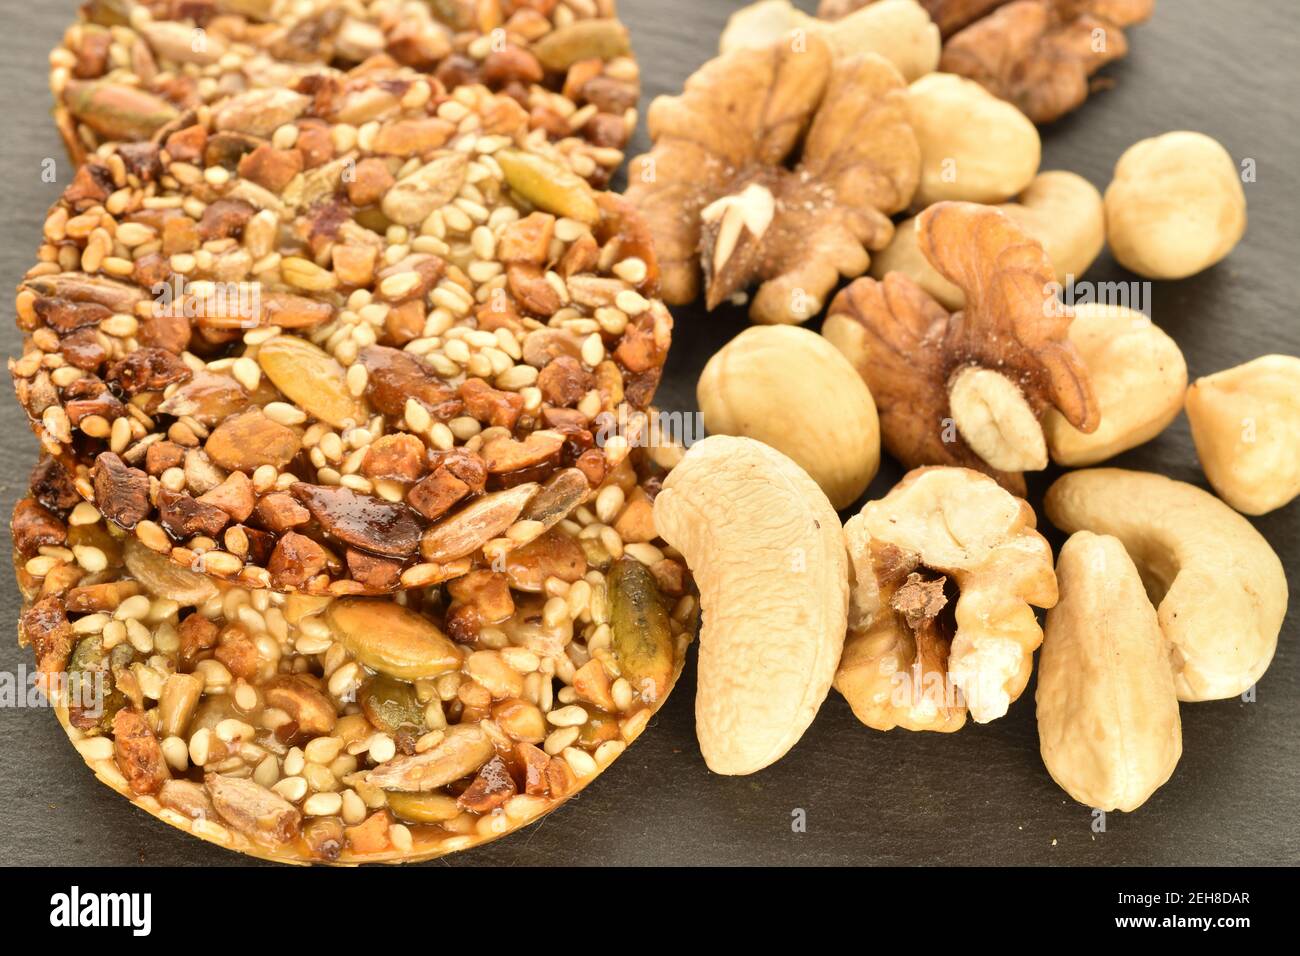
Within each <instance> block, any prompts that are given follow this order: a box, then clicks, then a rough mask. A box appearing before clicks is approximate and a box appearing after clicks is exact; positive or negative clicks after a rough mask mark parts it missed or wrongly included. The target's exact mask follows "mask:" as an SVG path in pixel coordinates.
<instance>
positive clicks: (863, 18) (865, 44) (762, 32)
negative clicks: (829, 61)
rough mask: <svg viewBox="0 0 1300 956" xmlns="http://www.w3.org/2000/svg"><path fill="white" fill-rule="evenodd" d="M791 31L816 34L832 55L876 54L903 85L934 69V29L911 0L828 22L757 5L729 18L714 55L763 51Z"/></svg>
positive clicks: (783, 6) (893, 0)
mask: <svg viewBox="0 0 1300 956" xmlns="http://www.w3.org/2000/svg"><path fill="white" fill-rule="evenodd" d="M794 29H800V30H804V31H806V32H809V33H815V34H817V35H818V36H820V37H821V38H822V39H824V40H826V41H827V42H828V43H829V44H830V45H831V49H832V50H834V51H835V55H836V56H852V55H853V54H855V53H876V54H879V55H880V56H883V57H884V58H885V59H887V60H889V61H890V62H891V63H893V64H894V66H895V67H897V68H898V72H899V73H902V74H903V78H904V79H906V80H907V81H909V82H911V81H912V80H914V79H916V78H917V77H919V76H924V75H925V74H926V73H931V72H933V71H934V69H935V67H937V66H938V65H939V45H940V44H939V28H938V27H936V26H935V25H934V23H933V22H932V21H931V20H930V15H929V14H928V13H926V12H925V9H924V8H923V7H922V6H921V5H920V4H919V3H917V2H916V0H879V2H876V3H872V4H871V5H870V6H865V7H862V8H861V9H859V10H855V11H854V12H853V13H851V14H849V15H848V16H846V17H843V18H842V19H839V20H835V21H833V22H832V21H828V20H821V19H818V18H817V17H811V16H809V15H808V14H806V13H804V12H803V11H802V10H798V9H796V8H795V7H794V6H793V5H792V4H791V3H790V0H760V2H758V3H751V4H750V5H749V6H747V7H741V8H740V9H739V10H737V11H736V12H735V13H733V14H732V15H731V17H730V19H728V20H727V26H726V28H725V29H724V30H723V31H722V37H721V39H719V41H718V52H719V53H727V52H730V51H731V50H739V49H754V48H756V49H761V48H764V47H769V46H771V45H772V44H773V43H775V42H776V41H777V40H779V39H781V38H782V37H784V36H785V35H786V34H788V33H789V32H790V31H791V30H794Z"/></svg>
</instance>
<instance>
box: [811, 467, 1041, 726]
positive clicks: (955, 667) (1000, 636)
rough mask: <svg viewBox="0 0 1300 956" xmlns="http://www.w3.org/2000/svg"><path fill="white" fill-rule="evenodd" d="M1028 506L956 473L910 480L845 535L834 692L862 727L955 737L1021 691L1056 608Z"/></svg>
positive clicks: (924, 472)
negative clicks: (1045, 612) (843, 608)
mask: <svg viewBox="0 0 1300 956" xmlns="http://www.w3.org/2000/svg"><path fill="white" fill-rule="evenodd" d="M1034 525H1035V519H1034V511H1033V509H1032V508H1030V507H1029V505H1028V504H1027V503H1026V502H1024V501H1022V500H1021V499H1019V498H1016V497H1015V496H1013V495H1011V494H1008V493H1007V492H1006V491H1005V490H1004V489H1002V488H999V487H998V486H997V484H996V483H995V482H993V481H992V480H991V479H989V478H988V477H986V476H984V475H981V474H978V473H976V472H973V471H970V470H969V469H966V468H918V469H916V470H915V471H912V472H910V473H909V474H908V475H907V476H906V477H904V478H903V480H902V481H901V482H899V483H898V485H896V486H895V487H894V489H893V490H892V491H890V492H889V494H887V495H886V496H885V497H884V498H881V499H879V500H878V501H871V502H868V503H867V504H866V505H865V506H864V507H863V509H862V511H861V512H860V513H859V514H858V515H856V516H855V517H853V518H851V519H849V522H848V523H847V524H846V525H845V526H844V533H845V537H846V539H847V542H848V548H849V557H850V559H851V560H852V562H853V571H852V578H851V589H850V591H851V606H850V616H849V633H848V637H847V638H846V639H845V642H844V653H843V656H842V657H841V659H840V665H839V670H838V671H837V672H836V675H835V688H836V690H838V691H839V692H840V693H841V694H843V695H844V696H845V698H846V699H847V700H848V702H849V704H850V706H852V708H853V713H854V714H855V715H856V716H857V718H858V719H859V720H861V721H862V722H863V723H864V724H866V725H867V726H868V727H873V728H875V729H877V730H890V729H892V728H894V727H902V728H904V729H906V730H936V731H941V732H948V731H954V730H958V729H960V728H961V727H962V725H963V724H965V722H966V715H967V713H968V712H969V713H970V715H971V716H972V717H973V718H974V719H975V720H976V721H977V722H978V723H985V722H987V721H990V720H994V719H996V718H998V717H1001V716H1002V715H1003V714H1005V713H1006V711H1007V708H1008V706H1010V704H1011V702H1012V701H1013V700H1015V699H1016V698H1017V697H1019V696H1020V694H1021V693H1022V692H1023V691H1024V689H1025V684H1026V683H1028V681H1029V674H1030V671H1031V670H1032V669H1033V659H1034V650H1035V649H1036V648H1037V647H1038V645H1039V644H1040V643H1042V639H1043V632H1042V630H1041V629H1040V628H1039V626H1038V620H1037V618H1036V617H1035V616H1034V611H1033V607H1031V605H1034V606H1037V607H1043V608H1047V607H1051V606H1052V605H1054V604H1055V603H1056V599H1057V589H1056V575H1055V573H1054V571H1053V569H1052V549H1051V547H1050V546H1049V545H1048V543H1047V540H1046V539H1045V538H1044V537H1043V536H1042V535H1041V534H1039V533H1038V532H1037V530H1035V527H1034Z"/></svg>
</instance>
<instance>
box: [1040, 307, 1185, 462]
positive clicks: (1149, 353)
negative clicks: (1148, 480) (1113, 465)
mask: <svg viewBox="0 0 1300 956" xmlns="http://www.w3.org/2000/svg"><path fill="white" fill-rule="evenodd" d="M1070 341H1071V342H1072V343H1074V347H1075V348H1077V349H1078V350H1079V354H1080V355H1081V356H1082V357H1083V364H1084V365H1086V366H1087V368H1088V378H1089V379H1090V380H1091V381H1092V390H1093V392H1094V393H1095V394H1096V396H1097V404H1098V406H1099V407H1100V410H1101V424H1099V425H1098V426H1097V430H1096V431H1095V432H1092V433H1091V434H1087V433H1085V432H1081V431H1079V429H1077V428H1075V427H1074V426H1073V425H1071V424H1070V423H1069V422H1067V421H1066V420H1065V416H1064V415H1062V414H1061V413H1060V412H1058V411H1057V410H1056V409H1054V408H1049V409H1048V410H1047V414H1046V415H1045V416H1044V417H1043V432H1044V433H1045V434H1046V435H1047V444H1048V447H1049V448H1051V450H1052V460H1053V461H1055V462H1056V463H1057V464H1060V465H1069V466H1071V467H1079V466H1081V465H1094V464H1096V463H1097V462H1099V461H1105V460H1106V459H1107V458H1111V457H1113V456H1115V455H1118V454H1119V453H1120V452H1122V451H1127V450H1128V449H1130V448H1136V447H1137V446H1138V445H1141V444H1142V443H1143V442H1147V441H1150V440H1151V439H1152V438H1155V437H1156V436H1157V435H1159V434H1160V433H1161V432H1162V431H1164V430H1165V429H1166V428H1168V427H1169V425H1170V423H1171V422H1173V420H1174V419H1175V418H1177V417H1178V412H1179V410H1180V409H1181V407H1182V400H1183V389H1185V388H1186V387H1187V363H1186V362H1185V361H1184V360H1183V353H1182V352H1181V351H1179V349H1178V343H1176V342H1175V341H1174V340H1173V339H1172V338H1170V337H1169V336H1168V335H1166V334H1165V333H1164V331H1163V330H1161V329H1160V328H1159V327H1158V326H1156V325H1155V324H1153V323H1152V321H1151V320H1150V319H1148V318H1147V317H1146V316H1145V315H1143V314H1142V313H1141V312H1137V311H1135V310H1133V309H1126V308H1124V307H1123V306H1108V305H1101V304H1099V303H1088V304H1085V305H1079V306H1075V309H1074V321H1073V322H1071V323H1070Z"/></svg>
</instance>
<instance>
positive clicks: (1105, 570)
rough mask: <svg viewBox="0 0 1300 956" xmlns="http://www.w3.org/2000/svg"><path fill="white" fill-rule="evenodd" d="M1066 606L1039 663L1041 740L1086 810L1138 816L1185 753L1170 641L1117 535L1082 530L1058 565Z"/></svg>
mask: <svg viewBox="0 0 1300 956" xmlns="http://www.w3.org/2000/svg"><path fill="white" fill-rule="evenodd" d="M1056 580H1057V583H1058V584H1059V585H1060V588H1061V600H1060V603H1058V604H1057V605H1056V607H1054V608H1052V609H1051V610H1050V611H1048V612H1047V628H1046V633H1045V634H1044V636H1043V649H1042V652H1041V653H1040V654H1039V656H1038V692H1037V695H1036V697H1035V700H1036V701H1037V705H1038V743H1039V749H1040V750H1041V751H1042V755H1043V763H1045V764H1046V765H1047V770H1048V772H1049V773H1050V774H1051V775H1052V779H1053V780H1055V781H1056V782H1057V783H1058V784H1060V785H1061V789H1063V790H1064V791H1065V792H1066V793H1068V794H1069V795H1070V796H1072V797H1073V798H1074V799H1076V800H1078V801H1079V802H1080V803H1083V804H1086V805H1087V806H1090V807H1097V808H1098V809H1101V810H1115V809H1119V810H1125V811H1127V810H1136V809H1137V808H1138V807H1140V806H1141V805H1142V804H1143V803H1145V802H1146V800H1147V798H1148V797H1150V796H1151V794H1152V793H1154V792H1155V791H1156V789H1157V788H1159V787H1160V786H1161V785H1162V784H1163V783H1164V782H1165V781H1166V780H1168V779H1169V776H1170V774H1172V773H1173V772H1174V767H1175V766H1177V764H1178V758H1179V757H1180V756H1182V752H1183V732H1182V724H1181V722H1180V721H1179V717H1178V695H1177V693H1176V692H1175V691H1174V681H1173V675H1172V674H1171V672H1170V670H1169V658H1168V652H1167V649H1166V644H1165V638H1164V635H1162V634H1161V633H1160V624H1159V622H1158V620H1157V619H1156V611H1155V608H1153V607H1152V606H1151V602H1150V601H1149V600H1148V599H1147V595H1146V592H1145V591H1144V590H1143V589H1142V579H1141V578H1140V577H1139V576H1138V572H1137V568H1135V567H1134V566H1133V562H1132V560H1131V559H1130V558H1129V556H1128V553H1127V552H1125V550H1124V546H1123V545H1122V544H1121V543H1120V542H1119V541H1118V540H1117V539H1115V538H1111V537H1107V536H1104V535H1095V534H1091V533H1089V532H1087V531H1080V532H1078V533H1077V534H1074V535H1072V536H1071V537H1070V540H1069V541H1067V542H1065V546H1064V547H1063V548H1061V556H1060V559H1059V560H1058V561H1057V563H1056Z"/></svg>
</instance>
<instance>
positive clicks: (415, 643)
mask: <svg viewBox="0 0 1300 956" xmlns="http://www.w3.org/2000/svg"><path fill="white" fill-rule="evenodd" d="M325 623H326V625H327V626H328V627H329V629H330V632H331V633H332V634H333V635H334V638H335V640H337V641H338V642H339V643H340V644H342V645H343V646H344V647H346V648H347V649H348V650H349V651H351V652H352V654H353V656H355V657H356V659H357V660H359V661H360V662H361V663H362V664H365V665H366V666H367V667H369V668H370V669H371V670H376V671H378V672H379V673H381V674H387V675H388V676H390V677H400V678H402V679H403V680H418V679H420V678H422V677H437V676H438V675H439V674H445V673H447V672H448V671H454V670H456V669H458V668H459V667H460V649H459V648H457V647H456V645H455V644H453V643H452V641H451V639H450V638H449V637H447V636H446V635H445V634H443V633H442V631H440V630H438V628H437V627H435V626H434V624H433V622H432V621H430V620H429V619H428V618H426V617H423V616H422V615H420V614H417V613H416V612H415V611H412V610H411V609H409V608H406V607H403V606H402V605H400V604H394V603H393V602H392V601H388V600H373V599H367V598H342V599H341V600H338V601H334V602H332V603H331V604H330V605H329V607H328V608H326V609H325Z"/></svg>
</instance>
